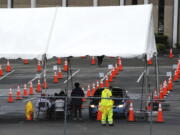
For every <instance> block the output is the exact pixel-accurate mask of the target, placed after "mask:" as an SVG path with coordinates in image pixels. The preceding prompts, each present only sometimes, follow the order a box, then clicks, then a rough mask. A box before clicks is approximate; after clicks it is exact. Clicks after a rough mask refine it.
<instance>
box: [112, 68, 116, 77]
mask: <svg viewBox="0 0 180 135" xmlns="http://www.w3.org/2000/svg"><path fill="white" fill-rule="evenodd" d="M111 73H112V78H114V77H115V76H116V73H115V68H114V67H113V69H112V71H111Z"/></svg>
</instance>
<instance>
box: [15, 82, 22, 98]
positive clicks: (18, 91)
mask: <svg viewBox="0 0 180 135" xmlns="http://www.w3.org/2000/svg"><path fill="white" fill-rule="evenodd" d="M21 99H22V97H21V90H20V87H19V85H18V88H17V92H16V100H21Z"/></svg>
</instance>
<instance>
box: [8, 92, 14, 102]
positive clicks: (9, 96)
mask: <svg viewBox="0 0 180 135" xmlns="http://www.w3.org/2000/svg"><path fill="white" fill-rule="evenodd" d="M13 102H14V100H13V95H12V89H11V88H10V90H9V94H8V103H13Z"/></svg>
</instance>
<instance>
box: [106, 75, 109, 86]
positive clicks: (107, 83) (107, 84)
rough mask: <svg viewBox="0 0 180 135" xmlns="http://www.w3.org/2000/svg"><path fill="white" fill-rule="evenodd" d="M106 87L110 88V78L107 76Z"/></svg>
mask: <svg viewBox="0 0 180 135" xmlns="http://www.w3.org/2000/svg"><path fill="white" fill-rule="evenodd" d="M105 86H106V87H109V80H108V76H106V81H105Z"/></svg>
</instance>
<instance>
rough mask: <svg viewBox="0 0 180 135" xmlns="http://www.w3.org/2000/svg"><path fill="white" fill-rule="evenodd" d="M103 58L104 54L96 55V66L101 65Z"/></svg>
mask: <svg viewBox="0 0 180 135" xmlns="http://www.w3.org/2000/svg"><path fill="white" fill-rule="evenodd" d="M103 58H104V55H101V56H97V59H98V66H99V67H101V65H102V62H103Z"/></svg>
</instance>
